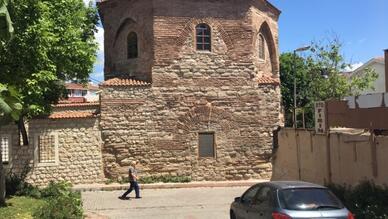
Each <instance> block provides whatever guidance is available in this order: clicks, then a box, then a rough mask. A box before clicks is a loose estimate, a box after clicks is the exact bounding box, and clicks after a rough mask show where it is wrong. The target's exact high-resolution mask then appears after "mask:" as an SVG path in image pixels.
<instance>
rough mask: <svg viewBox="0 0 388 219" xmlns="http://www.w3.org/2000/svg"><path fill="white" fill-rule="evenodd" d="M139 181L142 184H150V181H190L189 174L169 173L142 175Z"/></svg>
mask: <svg viewBox="0 0 388 219" xmlns="http://www.w3.org/2000/svg"><path fill="white" fill-rule="evenodd" d="M139 182H140V183H142V184H150V183H158V182H163V183H188V182H191V177H190V176H170V175H164V176H148V177H142V178H140V179H139Z"/></svg>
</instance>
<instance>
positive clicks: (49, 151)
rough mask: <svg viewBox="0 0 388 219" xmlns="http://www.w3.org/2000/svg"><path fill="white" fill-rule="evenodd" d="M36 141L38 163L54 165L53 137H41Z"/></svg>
mask: <svg viewBox="0 0 388 219" xmlns="http://www.w3.org/2000/svg"><path fill="white" fill-rule="evenodd" d="M38 141H39V142H38V150H39V163H55V161H56V159H55V158H56V150H55V136H53V135H41V136H39V140H38Z"/></svg>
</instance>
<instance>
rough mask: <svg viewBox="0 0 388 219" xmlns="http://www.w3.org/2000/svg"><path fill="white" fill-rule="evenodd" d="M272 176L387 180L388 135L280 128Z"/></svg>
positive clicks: (332, 180) (348, 181)
mask: <svg viewBox="0 0 388 219" xmlns="http://www.w3.org/2000/svg"><path fill="white" fill-rule="evenodd" d="M278 137H279V148H278V150H277V151H276V153H275V156H274V158H273V176H272V180H303V181H309V182H314V183H318V184H327V183H336V184H349V185H354V184H357V183H358V182H360V181H361V180H371V181H374V182H375V183H376V184H380V185H382V184H388V174H386V173H387V171H388V159H386V157H387V155H388V137H384V136H377V137H371V136H370V135H369V134H363V135H356V134H346V133H330V134H329V135H319V134H315V132H314V131H308V130H294V129H282V130H281V131H280V132H279V135H278Z"/></svg>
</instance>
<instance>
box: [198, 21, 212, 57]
mask: <svg viewBox="0 0 388 219" xmlns="http://www.w3.org/2000/svg"><path fill="white" fill-rule="evenodd" d="M195 31H196V41H197V50H202V51H211V31H210V27H209V26H208V25H207V24H199V25H197V27H196V28H195Z"/></svg>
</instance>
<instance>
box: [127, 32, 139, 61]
mask: <svg viewBox="0 0 388 219" xmlns="http://www.w3.org/2000/svg"><path fill="white" fill-rule="evenodd" d="M137 56H138V51H137V34H136V33H135V32H130V33H129V34H128V37H127V57H128V59H134V58H137Z"/></svg>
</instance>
